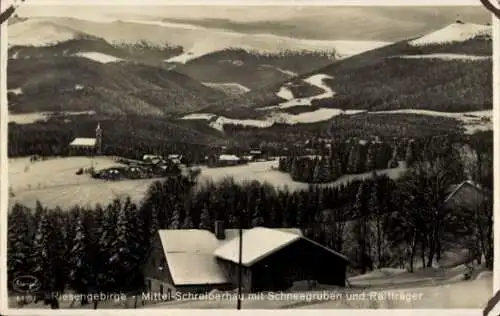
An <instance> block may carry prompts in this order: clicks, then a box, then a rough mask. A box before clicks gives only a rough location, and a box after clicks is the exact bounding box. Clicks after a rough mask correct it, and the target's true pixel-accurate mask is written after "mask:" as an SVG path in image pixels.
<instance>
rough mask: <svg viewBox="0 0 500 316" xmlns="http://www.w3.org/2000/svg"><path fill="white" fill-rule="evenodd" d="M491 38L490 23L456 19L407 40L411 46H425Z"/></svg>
mask: <svg viewBox="0 0 500 316" xmlns="http://www.w3.org/2000/svg"><path fill="white" fill-rule="evenodd" d="M484 37H486V38H491V25H484V24H475V23H466V22H463V21H461V20H457V21H456V22H454V23H451V24H449V25H447V26H445V27H443V28H441V29H439V30H437V31H434V32H431V33H429V34H427V35H424V36H422V37H420V38H417V39H415V40H412V41H410V42H409V44H410V45H412V46H427V45H436V44H447V43H453V42H465V41H467V40H471V39H474V38H484Z"/></svg>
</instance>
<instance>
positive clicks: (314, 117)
mask: <svg viewBox="0 0 500 316" xmlns="http://www.w3.org/2000/svg"><path fill="white" fill-rule="evenodd" d="M362 112H365V111H364V110H346V111H344V110H340V109H329V108H319V109H317V110H315V111H311V112H304V113H300V114H289V113H275V114H273V115H272V116H271V118H270V119H272V120H273V121H274V122H276V123H281V124H289V125H294V124H307V123H317V122H322V121H328V120H329V119H331V118H333V117H335V116H338V115H341V114H344V115H353V114H357V113H362Z"/></svg>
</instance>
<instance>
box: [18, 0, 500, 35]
mask: <svg viewBox="0 0 500 316" xmlns="http://www.w3.org/2000/svg"><path fill="white" fill-rule="evenodd" d="M28 1H29V0H28ZM32 1H33V0H32ZM39 1H40V0H39ZM35 4H36V1H35V2H31V5H23V6H22V7H21V8H19V10H18V13H19V15H21V16H64V17H77V18H84V19H91V20H103V19H107V20H110V19H111V20H116V19H120V20H127V19H142V20H168V21H169V22H178V23H184V24H190V25H197V26H202V27H206V28H215V29H224V30H231V31H236V32H243V33H270V34H275V35H281V36H290V37H297V38H309V39H324V40H352V39H357V40H382V41H397V40H400V39H404V38H408V37H412V36H418V35H423V34H425V33H428V32H430V31H433V30H435V29H437V28H440V27H443V26H445V25H447V24H450V23H452V22H454V21H455V20H456V19H457V18H460V19H462V20H464V21H467V22H473V23H481V24H485V23H488V22H490V21H491V15H490V14H489V12H488V11H486V9H484V8H482V7H480V6H474V7H470V6H469V7H467V6H455V7H359V6H341V7H338V6H298V5H295V6H274V7H272V6H200V5H198V6H180V5H177V6H153V5H151V6H141V7H139V6H132V5H129V6H96V5H92V6H83V7H81V6H79V7H78V9H75V7H74V6H56V5H44V6H40V5H35Z"/></svg>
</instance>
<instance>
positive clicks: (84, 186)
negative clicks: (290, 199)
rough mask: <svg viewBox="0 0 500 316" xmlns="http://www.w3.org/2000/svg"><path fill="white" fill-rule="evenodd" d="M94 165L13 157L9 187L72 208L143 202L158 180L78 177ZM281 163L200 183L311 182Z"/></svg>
mask: <svg viewBox="0 0 500 316" xmlns="http://www.w3.org/2000/svg"><path fill="white" fill-rule="evenodd" d="M93 164H94V167H95V168H96V169H97V170H99V169H102V168H108V167H111V166H119V165H120V164H118V163H116V162H114V161H113V160H112V159H111V158H108V157H96V158H94V159H93ZM90 166H91V159H90V158H87V157H69V158H52V159H49V160H45V161H38V162H34V163H30V162H29V159H28V158H14V159H10V160H9V186H10V187H11V188H12V192H13V193H14V197H12V198H10V200H9V203H10V205H12V204H13V203H15V202H19V203H22V204H25V205H27V206H34V205H35V203H36V201H37V200H39V201H40V202H42V204H44V205H46V206H48V207H56V206H60V207H61V208H70V207H72V206H74V205H76V204H78V205H94V204H95V203H100V204H103V205H105V204H107V203H109V202H111V201H112V200H113V199H114V198H116V197H125V196H126V195H130V197H131V198H132V200H133V201H135V202H140V201H141V199H142V198H143V197H144V194H145V192H146V191H147V189H148V187H149V185H150V184H151V183H152V182H154V181H155V180H154V179H142V180H123V181H104V180H99V179H92V178H91V177H90V176H89V175H76V174H75V172H76V171H77V170H78V169H79V168H88V167H90ZM277 166H278V161H277V160H276V161H266V162H255V163H250V164H247V165H242V166H235V167H220V168H208V167H201V175H200V179H199V180H200V183H204V182H206V181H214V182H218V181H221V180H223V179H224V178H227V177H233V178H234V179H235V181H237V182H239V183H242V182H245V181H253V180H256V181H259V182H261V183H264V182H267V183H269V184H271V185H273V186H275V187H278V188H283V187H285V186H287V187H288V188H289V189H290V190H300V189H306V188H307V187H308V184H306V183H301V182H296V181H293V180H292V179H291V178H290V176H289V175H288V174H286V173H282V172H279V171H278V170H275V169H274V168H277ZM404 170H405V168H404V167H400V168H394V169H387V170H383V171H380V174H387V175H389V176H390V177H392V178H397V177H399V176H400V175H401V174H402V173H403V172H404ZM370 176H371V173H366V174H359V175H345V176H343V177H341V178H340V179H338V180H337V181H335V182H331V183H325V184H321V185H322V186H331V185H340V184H342V183H346V182H349V181H353V180H356V179H364V178H366V177H370Z"/></svg>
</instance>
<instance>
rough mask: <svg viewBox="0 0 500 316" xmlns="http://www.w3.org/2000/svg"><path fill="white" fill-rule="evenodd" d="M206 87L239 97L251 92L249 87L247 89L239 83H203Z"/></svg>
mask: <svg viewBox="0 0 500 316" xmlns="http://www.w3.org/2000/svg"><path fill="white" fill-rule="evenodd" d="M202 84H203V85H204V86H207V87H209V88H212V89H217V90H219V91H222V92H225V93H227V94H231V95H238V94H243V93H247V92H249V91H250V89H249V88H248V87H245V86H244V85H242V84H239V83H237V82H226V83H219V82H202Z"/></svg>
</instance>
